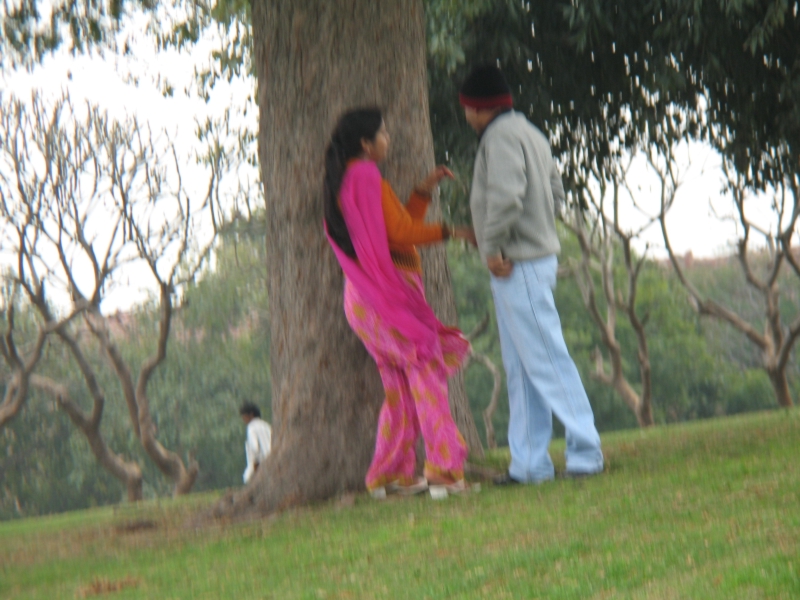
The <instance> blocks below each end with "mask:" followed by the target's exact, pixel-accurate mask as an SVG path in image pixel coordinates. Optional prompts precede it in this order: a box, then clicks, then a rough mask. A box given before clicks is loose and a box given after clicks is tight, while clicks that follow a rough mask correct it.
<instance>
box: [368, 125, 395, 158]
mask: <svg viewBox="0 0 800 600" xmlns="http://www.w3.org/2000/svg"><path fill="white" fill-rule="evenodd" d="M389 141H390V138H389V132H388V131H386V123H381V128H380V129H378V133H376V134H375V139H374V140H367V139H362V140H361V146H362V147H363V148H364V153H365V154H366V158H368V159H369V160H372V161H375V162H381V161H382V160H383V159H384V158H386V153H387V151H388V150H389Z"/></svg>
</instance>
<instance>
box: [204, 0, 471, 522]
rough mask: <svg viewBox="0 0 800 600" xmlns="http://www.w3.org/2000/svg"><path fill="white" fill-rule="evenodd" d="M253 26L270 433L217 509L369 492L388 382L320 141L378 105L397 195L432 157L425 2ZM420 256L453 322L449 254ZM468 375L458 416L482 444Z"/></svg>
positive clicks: (299, 6)
mask: <svg viewBox="0 0 800 600" xmlns="http://www.w3.org/2000/svg"><path fill="white" fill-rule="evenodd" d="M253 32H254V37H255V59H256V64H257V69H258V101H259V108H260V131H259V156H260V161H261V173H262V177H263V181H264V191H265V197H266V205H267V223H268V225H267V226H268V233H267V249H268V256H269V266H268V272H269V301H270V325H271V336H272V337H271V361H272V364H271V368H272V381H273V395H272V408H273V411H272V415H273V427H274V432H275V433H274V439H273V451H272V454H271V455H270V457H269V459H268V460H267V462H266V463H265V464H264V465H263V466H262V468H260V469H259V470H258V472H257V474H256V476H255V477H254V478H253V481H252V482H251V484H250V485H249V486H247V488H245V490H244V492H243V493H241V494H238V495H234V496H233V497H232V498H231V499H229V500H228V501H226V503H223V504H221V505H220V506H218V507H217V513H218V514H220V515H222V514H241V513H243V512H248V511H256V512H258V513H261V514H263V513H266V512H270V511H273V510H275V509H279V508H281V507H284V506H289V505H292V504H297V503H305V502H310V501H314V500H319V499H324V498H328V497H332V496H335V495H337V494H340V493H344V492H346V491H353V490H361V489H363V488H364V476H365V474H366V471H367V467H368V466H369V462H370V459H371V457H372V452H373V449H374V444H375V430H376V425H377V417H378V411H379V408H380V405H381V402H382V401H383V390H382V387H381V383H380V379H379V377H378V373H377V369H376V368H375V365H374V363H373V361H372V359H371V358H370V357H369V355H368V354H367V353H366V351H365V350H364V347H363V346H362V344H361V342H360V341H359V340H358V338H356V336H355V335H354V334H353V333H352V331H351V330H350V328H349V327H348V325H347V322H346V321H345V318H344V310H343V304H342V295H343V278H342V274H341V269H340V268H339V265H338V263H337V262H336V259H335V257H334V255H333V252H332V251H331V250H330V248H329V247H328V243H327V241H326V240H325V237H324V234H323V230H322V215H323V210H322V174H323V155H324V150H325V147H326V145H327V143H328V141H329V139H330V134H331V132H332V130H333V127H334V126H335V124H336V121H337V119H338V117H339V116H340V115H341V114H342V112H344V111H345V110H346V109H349V108H352V107H356V106H364V105H377V106H379V107H380V108H382V109H383V111H384V115H385V120H386V124H387V127H388V129H389V132H390V135H391V138H392V144H391V148H390V151H389V158H388V160H387V162H386V165H385V172H384V175H385V176H386V177H387V178H388V179H389V180H390V181H391V182H392V184H393V185H394V187H395V189H396V190H397V192H398V195H400V196H401V197H402V196H404V195H405V194H406V193H407V192H408V191H409V190H410V189H411V187H412V185H413V183H414V182H415V181H417V180H418V179H419V178H421V177H422V176H423V175H424V174H425V173H426V172H427V171H428V170H429V169H430V168H431V167H432V166H433V141H432V135H431V129H430V120H429V115H428V93H427V77H426V66H425V28H424V15H423V8H422V2H421V0H397V1H394V2H375V1H373V0H338V1H330V2H318V1H316V0H273V1H270V0H254V2H253ZM454 101H455V99H454ZM436 211H438V204H437V205H436V206H435V207H434V216H435V212H436ZM424 264H425V267H426V269H427V277H426V283H427V285H428V297H429V299H430V301H431V304H432V306H433V307H434V309H436V310H437V312H438V315H439V317H440V318H441V319H442V320H443V321H444V322H445V323H449V324H453V323H454V322H455V310H454V303H453V301H452V298H451V297H449V295H448V294H449V293H450V287H449V271H448V269H447V265H446V263H445V256H444V252H443V251H442V250H441V249H440V250H438V251H434V252H429V253H427V256H426V257H425V263H424ZM461 381H462V383H460V385H456V386H454V391H455V392H456V394H455V396H454V397H453V399H452V400H451V402H452V403H453V404H454V414H455V417H456V420H457V423H458V425H459V428H460V429H461V431H462V433H463V434H464V435H465V437H466V439H467V441H468V444H469V445H470V447H471V449H472V450H473V451H476V450H477V451H480V442H479V438H478V435H477V430H476V429H475V425H474V422H473V420H472V417H471V415H470V413H469V410H468V407H467V402H466V396H465V395H464V392H463V380H461Z"/></svg>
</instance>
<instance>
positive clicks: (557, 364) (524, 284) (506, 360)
mask: <svg viewBox="0 0 800 600" xmlns="http://www.w3.org/2000/svg"><path fill="white" fill-rule="evenodd" d="M459 100H460V102H461V105H462V106H463V107H464V113H465V116H466V119H467V122H468V123H469V124H470V126H471V127H472V128H473V129H474V130H475V131H476V132H477V133H478V135H480V138H481V139H480V144H479V145H478V153H477V155H476V157H475V170H474V174H473V179H472V191H471V194H470V209H471V211H472V222H473V225H474V227H475V235H476V237H477V240H478V249H479V250H480V253H481V257H482V259H483V260H484V261H485V262H486V265H487V266H488V267H489V271H490V272H491V286H492V295H493V296H494V303H495V310H496V313H497V325H498V329H499V332H500V345H501V351H502V354H503V365H504V366H505V370H506V380H507V385H508V401H509V406H510V411H511V415H510V420H509V426H508V443H509V446H510V449H511V465H510V466H509V469H508V473H506V474H505V475H504V476H503V477H500V478H498V479H497V480H496V481H495V483H498V484H511V483H537V482H542V481H546V480H549V479H553V477H554V475H555V472H554V469H553V463H552V461H551V460H550V455H549V453H548V448H549V445H550V438H551V437H552V426H553V414H555V416H556V417H557V418H558V419H559V420H560V421H561V422H562V423H563V424H564V428H565V429H566V437H567V449H566V459H567V473H566V475H567V476H573V477H580V476H586V475H594V474H596V473H600V472H602V470H603V454H602V452H601V450H600V436H599V435H598V433H597V429H596V428H595V425H594V415H593V413H592V408H591V406H590V405H589V399H588V398H587V396H586V391H585V390H584V388H583V383H582V382H581V379H580V375H579V373H578V370H577V368H576V367H575V363H574V362H573V360H572V358H571V357H570V355H569V352H568V351H567V346H566V344H565V343H564V336H563V333H562V331H561V321H560V319H559V317H558V312H557V310H556V306H555V302H554V300H553V290H554V289H555V285H556V270H557V268H558V260H557V258H556V255H557V254H558V252H559V251H560V250H561V245H560V244H559V241H558V235H557V232H556V223H555V213H556V210H557V207H558V206H559V205H560V204H562V203H563V202H564V188H563V185H562V183H561V176H560V175H559V173H558V169H557V168H556V165H555V162H554V161H553V156H552V153H551V151H550V143H549V142H548V140H547V138H546V137H545V135H544V134H543V133H542V132H541V131H539V130H538V129H537V128H536V127H534V126H533V125H532V124H531V123H530V122H529V121H528V120H527V119H526V118H525V116H524V115H522V114H521V113H518V112H515V111H514V110H512V106H513V102H512V97H511V91H510V88H509V86H508V83H507V82H506V80H505V77H504V76H503V74H502V72H501V71H500V70H499V69H498V68H497V67H495V66H494V65H491V64H489V65H482V66H479V67H476V68H475V69H473V71H472V73H470V75H469V76H468V77H467V79H466V80H465V82H464V84H463V86H462V87H461V91H460V94H459Z"/></svg>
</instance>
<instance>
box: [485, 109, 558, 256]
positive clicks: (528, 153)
mask: <svg viewBox="0 0 800 600" xmlns="http://www.w3.org/2000/svg"><path fill="white" fill-rule="evenodd" d="M563 203H564V186H563V184H562V183H561V175H560V174H559V173H558V169H557V168H556V164H555V162H554V161H553V155H552V152H551V151H550V143H549V141H548V140H547V137H545V135H544V134H543V133H542V132H541V131H540V130H539V129H537V128H536V127H535V126H534V125H533V124H532V123H531V122H530V121H528V119H526V118H525V116H524V115H523V114H522V113H518V112H516V111H509V112H507V113H503V114H500V115H498V116H497V117H496V118H495V119H494V120H493V121H492V122H491V123H489V126H488V127H487V128H486V129H485V130H484V132H483V136H482V137H481V141H480V144H479V145H478V153H477V155H476V156H475V170H474V173H473V176H472V191H471V193H470V199H469V206H470V210H471V211H472V224H473V227H474V228H475V235H476V237H477V238H478V249H479V250H480V253H481V257H482V258H483V260H486V258H487V257H489V256H497V255H498V254H502V255H503V256H505V257H506V258H508V259H510V260H511V261H512V262H520V261H524V260H532V259H535V258H541V257H543V256H549V255H551V254H558V253H559V252H560V251H561V244H560V243H559V241H558V235H557V233H556V221H555V213H556V211H560V210H561V207H562V206H563Z"/></svg>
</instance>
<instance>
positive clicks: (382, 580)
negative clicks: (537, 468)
mask: <svg viewBox="0 0 800 600" xmlns="http://www.w3.org/2000/svg"><path fill="white" fill-rule="evenodd" d="M603 445H604V452H605V455H606V469H607V470H606V473H605V475H603V476H600V477H595V478H590V479H586V480H578V481H572V480H556V481H555V482H551V483H547V484H544V485H540V486H531V487H529V486H515V487H512V488H510V489H509V488H493V487H492V486H491V485H484V486H483V490H482V491H481V492H480V493H476V494H471V495H469V496H465V497H450V498H448V499H446V500H443V501H435V500H432V499H431V498H430V497H429V496H425V497H415V498H404V499H401V498H390V499H389V500H387V501H384V502H377V501H374V500H372V499H371V498H368V497H367V496H366V495H362V496H359V497H357V498H356V499H355V502H354V503H352V502H342V501H339V500H334V501H331V502H329V503H325V504H322V505H318V506H314V507H310V508H304V509H298V510H292V511H288V512H285V513H283V514H280V515H277V516H274V517H271V518H268V519H263V520H260V521H256V522H249V523H239V524H227V525H214V526H209V527H205V528H202V529H192V528H191V527H190V526H188V525H187V523H188V522H190V520H191V519H190V518H189V517H190V516H191V515H192V514H193V513H194V512H195V511H196V510H197V509H198V508H200V507H205V506H208V505H209V504H210V503H211V502H213V501H214V499H215V498H216V496H215V495H197V496H190V497H188V498H184V499H181V500H178V501H170V500H166V501H161V502H154V503H143V504H141V505H137V506H119V507H109V508H101V509H95V510H90V511H83V512H75V513H67V514H62V515H57V516H52V517H44V518H36V519H24V520H18V521H10V522H5V523H0V598H3V599H12V598H14V599H16V598H41V599H43V600H52V599H55V598H94V597H100V598H106V597H108V598H113V599H115V600H116V599H125V598H152V599H157V600H168V599H173V598H175V599H178V598H187V599H188V598H192V599H195V598H209V599H218V598H220V599H221V598H231V599H236V600H244V599H248V598H280V599H284V598H287V599H288V598H309V599H311V598H313V599H318V598H328V599H334V598H367V599H372V598H392V599H394V598H415V599H417V598H436V599H438V598H548V599H560V598H563V599H566V598H598V599H599V598H615V599H616V598H676V599H678V598H680V599H684V598H697V599H704V600H705V599H708V598H721V599H723V598H724V599H725V600H730V599H748V598H770V599H772V598H786V599H790V598H800V467H798V464H797V461H798V454H799V453H800V410H798V409H795V410H790V411H786V410H776V411H773V412H769V413H758V414H751V415H746V416H740V417H732V418H723V419H715V420H709V421H703V422H694V423H690V424H685V425H680V426H670V427H660V428H655V429H651V430H649V431H638V430H637V431H627V432H621V433H614V434H609V435H606V436H604V437H603ZM552 454H553V457H554V461H555V462H556V466H557V468H558V467H559V466H563V442H561V443H554V444H553V447H552ZM491 460H493V461H496V462H499V463H503V462H506V461H507V455H503V454H502V453H500V454H497V455H494V456H492V457H491Z"/></svg>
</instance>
